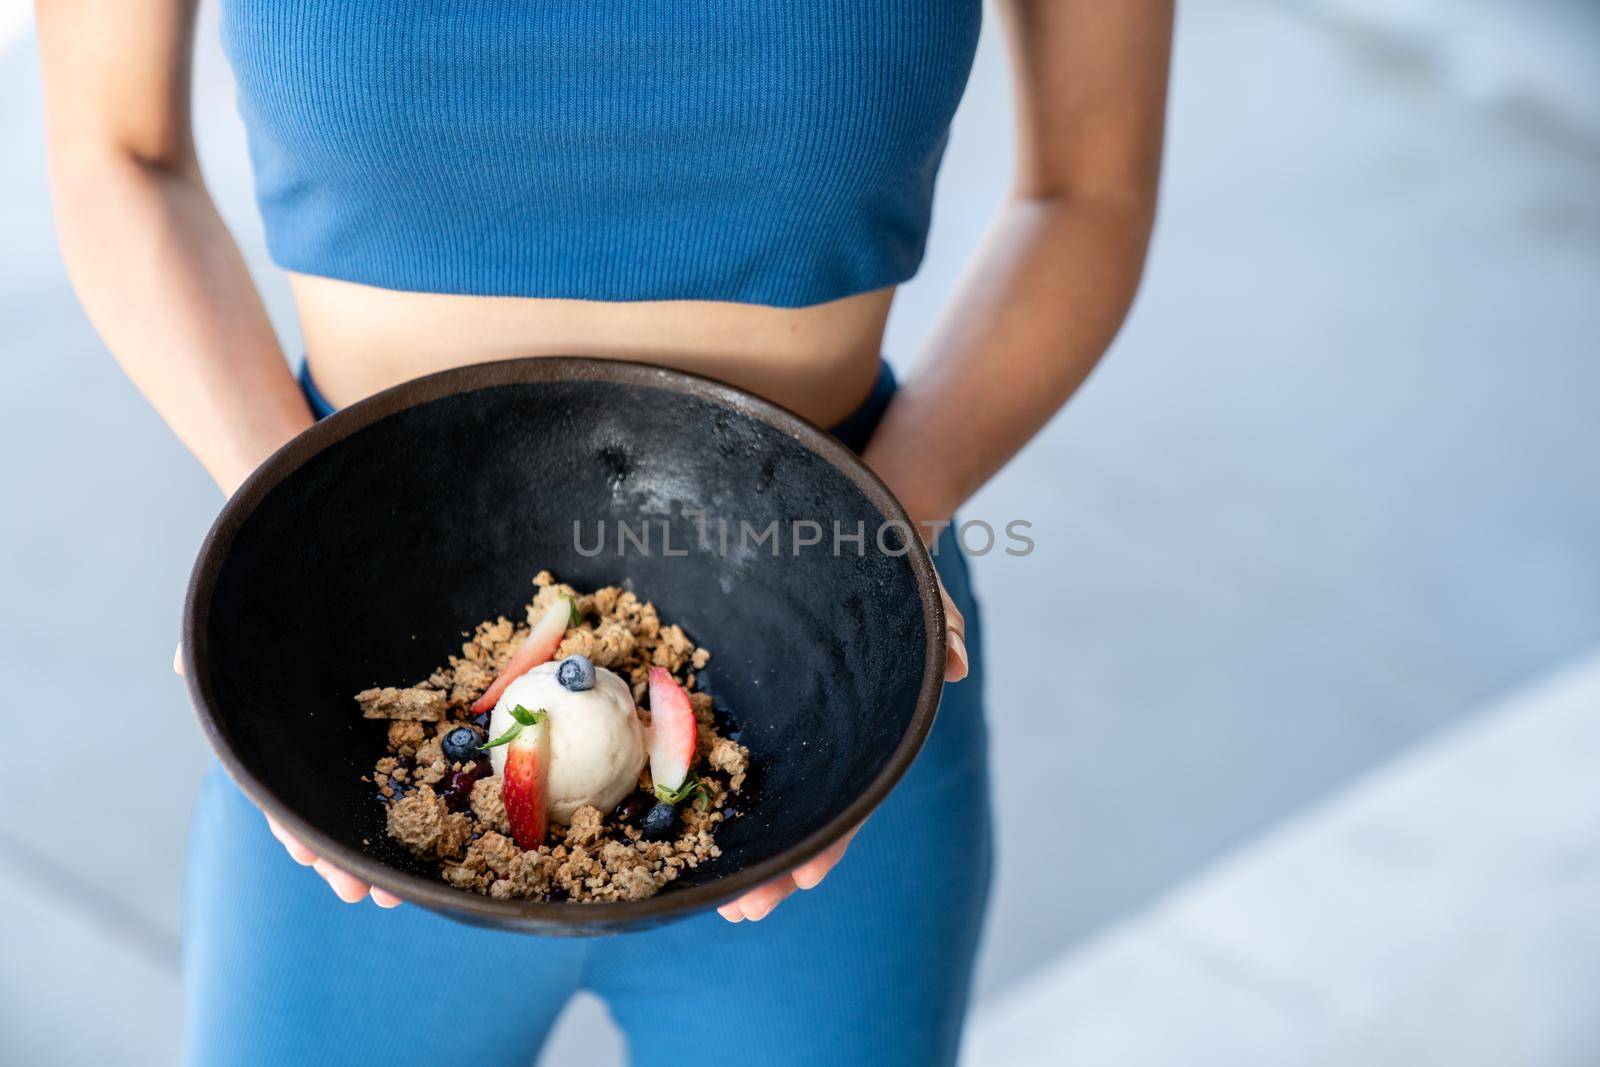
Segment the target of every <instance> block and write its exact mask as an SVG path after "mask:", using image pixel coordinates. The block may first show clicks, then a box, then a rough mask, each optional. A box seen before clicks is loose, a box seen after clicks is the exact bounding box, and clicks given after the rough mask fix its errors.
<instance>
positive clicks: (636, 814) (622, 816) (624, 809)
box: [611, 793, 655, 826]
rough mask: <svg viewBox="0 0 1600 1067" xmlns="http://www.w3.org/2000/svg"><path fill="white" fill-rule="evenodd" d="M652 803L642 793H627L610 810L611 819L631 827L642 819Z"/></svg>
mask: <svg viewBox="0 0 1600 1067" xmlns="http://www.w3.org/2000/svg"><path fill="white" fill-rule="evenodd" d="M654 803H655V802H654V801H653V800H651V799H650V798H649V797H647V796H645V795H644V794H643V793H629V794H628V795H627V796H625V797H623V798H622V800H621V802H620V803H618V804H617V806H616V807H615V808H614V809H612V812H611V817H612V818H613V819H615V820H617V821H618V822H620V823H625V824H627V825H629V826H632V825H633V824H634V823H637V822H638V821H639V820H640V819H642V818H643V817H644V815H645V813H646V812H647V811H649V810H650V806H651V805H652V804H654Z"/></svg>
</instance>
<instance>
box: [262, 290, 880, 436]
mask: <svg viewBox="0 0 1600 1067" xmlns="http://www.w3.org/2000/svg"><path fill="white" fill-rule="evenodd" d="M290 281H291V284H292V286H293V290H294V295H295V303H296V306H297V308H298V310H299V313H300V326H301V333H302V337H303V340H304V343H305V347H306V353H307V359H308V361H309V362H310V364H311V369H312V373H313V375H314V376H315V378H316V381H317V387H318V389H319V390H320V391H321V392H322V393H323V394H324V395H325V396H326V397H327V398H328V399H329V401H331V402H332V403H333V404H334V405H335V406H339V407H342V406H344V405H346V404H349V403H351V402H353V401H355V400H359V399H361V398H362V397H364V396H370V395H371V394H373V393H375V392H378V391H379V390H381V389H385V388H388V387H389V386H391V385H397V384H399V383H400V382H403V381H408V380H410V379H412V378H416V377H420V376H422V375H424V374H429V373H431V372H433V371H437V370H444V369H446V368H448V367H457V366H463V365H465V364H468V363H478V362H482V361H485V360H492V359H510V358H515V357H518V356H556V355H576V356H597V357H601V358H610V359H638V360H643V361H646V362H650V363H658V364H661V365H663V366H668V367H673V368H676V369H678V370H686V371H692V372H694V373H696V374H704V375H707V376H709V377H712V378H717V379H720V380H722V381H725V382H729V383H731V384H733V385H737V386H739V387H740V388H742V389H748V390H749V391H751V392H753V393H756V394H757V395H759V396H764V397H767V398H768V399H771V400H774V401H776V402H778V403H780V404H782V405H784V406H785V407H787V408H790V409H791V410H793V411H795V412H798V413H799V414H801V415H803V416H805V417H806V418H808V419H810V420H811V421H812V422H814V423H816V424H817V425H819V426H832V425H834V424H835V423H837V422H839V421H840V420H841V419H843V418H844V416H845V415H847V414H849V413H850V412H851V411H853V410H854V409H855V407H856V405H857V404H858V403H859V402H860V400H861V398H862V397H864V396H866V395H867V392H868V391H869V390H870V389H871V387H872V383H873V381H874V379H875V377H876V375H877V367H878V358H879V352H880V350H881V345H882V340H883V327H884V319H885V317H886V316H887V315H888V312H889V303H890V300H891V299H892V297H893V293H894V291H893V290H892V289H882V290H878V291H875V292H871V293H864V294H862V295H860V296H854V297H848V298H846V299H843V300H836V301H833V302H830V303H827V304H818V305H815V306H812V307H806V308H773V307H761V306H758V305H753V304H730V303H714V302H701V301H666V302H651V303H625V304H618V303H603V302H599V301H585V300H540V299H528V298H520V297H484V296H461V295H443V294H437V293H408V292H401V291H397V290H392V289H378V288H373V287H370V286H364V285H355V284H352V283H349V282H342V281H335V280H333V279H330V278H318V277H314V276H310V275H303V274H291V275H290Z"/></svg>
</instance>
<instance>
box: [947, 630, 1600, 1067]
mask: <svg viewBox="0 0 1600 1067" xmlns="http://www.w3.org/2000/svg"><path fill="white" fill-rule="evenodd" d="M1597 762H1600V650H1597V651H1596V652H1593V653H1591V654H1589V655H1588V656H1586V657H1583V658H1582V659H1581V660H1580V661H1578V662H1577V663H1575V664H1573V665H1571V666H1570V667H1568V668H1565V669H1563V670H1560V671H1559V672H1557V673H1556V674H1555V675H1554V676H1553V677H1549V678H1546V679H1543V680H1541V681H1540V682H1539V683H1537V684H1535V685H1531V686H1528V687H1527V688H1526V689H1524V690H1522V691H1519V692H1517V693H1515V694H1513V695H1512V696H1511V697H1510V698H1508V699H1506V700H1504V701H1500V702H1497V704H1496V706H1494V707H1490V708H1486V709H1484V711H1483V712H1482V713H1481V714H1479V715H1474V716H1471V717H1469V718H1468V720H1467V721H1466V722H1465V723H1463V724H1461V725H1458V726H1453V727H1452V728H1450V729H1447V730H1442V731H1440V732H1439V733H1438V734H1436V735H1434V736H1432V737H1430V738H1428V739H1427V740H1426V741H1425V742H1424V743H1422V744H1419V745H1417V746H1415V747H1413V748H1412V749H1409V750H1407V751H1405V752H1403V753H1401V754H1400V755H1399V756H1398V757H1397V758H1395V759H1393V760H1391V761H1389V762H1388V763H1387V764H1385V765H1383V766H1381V767H1379V768H1378V769H1377V770H1376V771H1373V772H1371V773H1368V774H1365V775H1362V776H1360V777H1358V778H1357V779H1356V781H1355V782H1354V783H1352V784H1350V785H1348V786H1344V787H1341V788H1340V789H1338V790H1336V791H1335V792H1334V794H1333V795H1332V796H1331V797H1330V798H1328V799H1327V800H1324V801H1320V802H1318V803H1317V804H1315V805H1313V806H1312V807H1311V808H1310V809H1309V810H1307V811H1304V812H1301V813H1298V814H1296V815H1295V816H1293V817H1291V818H1289V819H1287V820H1285V821H1284V824H1283V825H1282V826H1280V827H1277V828H1275V829H1274V830H1273V831H1271V832H1270V833H1267V834H1264V835H1262V836H1261V837H1260V838H1258V839H1256V840H1254V841H1252V842H1250V843H1248V844H1247V845H1245V846H1243V847H1241V848H1239V849H1237V850H1236V851H1235V852H1234V853H1233V854H1231V855H1229V856H1227V857H1226V858H1225V859H1223V860H1222V861H1220V862H1218V863H1216V864H1214V865H1212V866H1211V867H1210V868H1209V869H1207V870H1205V871H1203V872H1201V873H1200V874H1199V875H1197V876H1195V877H1192V878H1190V879H1188V880H1186V881H1185V882H1184V883H1182V884H1180V885H1178V886H1176V887H1175V888H1174V889H1172V890H1170V891H1168V892H1166V893H1163V894H1162V895H1161V897H1160V898H1158V899H1157V900H1156V901H1155V903H1154V904H1152V905H1151V906H1149V907H1147V908H1144V909H1142V910H1141V911H1139V912H1138V913H1136V914H1135V915H1133V916H1131V917H1130V918H1128V919H1126V920H1124V921H1122V922H1120V923H1117V924H1115V925H1113V926H1112V928H1111V929H1110V930H1108V931H1106V932H1105V933H1103V934H1100V935H1097V936H1095V937H1094V938H1092V939H1090V940H1089V941H1088V942H1087V943H1086V944H1085V945H1084V946H1083V947H1082V948H1081V949H1080V950H1078V951H1077V952H1075V953H1072V954H1069V955H1068V956H1067V957H1065V958H1063V959H1061V960H1059V961H1058V962H1055V963H1052V964H1050V965H1048V966H1046V967H1043V968H1041V969H1040V970H1039V971H1037V972H1035V973H1034V974H1033V975H1031V976H1029V977H1028V978H1026V979H1024V980H1022V981H1020V982H1018V983H1016V984H1015V985H1014V986H1013V987H1012V988H1011V989H1009V990H1007V991H1006V992H1005V993H1003V994H1002V995H1000V996H998V997H996V998H995V1002H994V1003H993V1004H991V1005H989V1006H988V1007H986V1008H985V1010H983V1011H981V1012H979V1013H978V1018H977V1020H976V1022H975V1025H974V1026H973V1028H972V1030H971V1032H970V1033H969V1035H968V1036H969V1041H968V1048H969V1050H970V1055H969V1057H968V1059H969V1061H970V1067H1060V1065H1062V1064H1115V1065H1116V1067H1170V1065H1173V1064H1178V1065H1182V1067H1211V1065H1215V1067H1413V1065H1415V1064H1451V1065H1452V1067H1584V1065H1593V1064H1595V1063H1597V1062H1600V1017H1597V1016H1596V1015H1595V1011H1594V991H1595V988H1596V984H1597V983H1600V913H1597V912H1596V910H1595V906H1594V902H1595V899H1596V893H1597V892H1600V776H1596V775H1595V773H1594V769H1595V765H1596V763H1597Z"/></svg>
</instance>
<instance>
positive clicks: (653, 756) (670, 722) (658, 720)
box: [650, 667, 695, 796]
mask: <svg viewBox="0 0 1600 1067" xmlns="http://www.w3.org/2000/svg"><path fill="white" fill-rule="evenodd" d="M694 736H695V721H694V709H693V708H691V707H690V706H689V694H688V693H685V692H684V691H683V686H681V685H679V684H678V683H677V682H676V681H675V680H674V679H673V677H672V674H671V673H670V672H669V671H667V670H666V669H665V668H664V667H651V668H650V778H651V780H652V781H653V782H654V783H655V787H656V794H657V795H658V796H660V795H662V794H674V793H677V792H678V791H679V790H680V789H681V788H682V786H683V783H684V779H686V778H688V777H689V765H690V764H692V763H693V762H694Z"/></svg>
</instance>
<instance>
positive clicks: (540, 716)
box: [511, 704, 545, 726]
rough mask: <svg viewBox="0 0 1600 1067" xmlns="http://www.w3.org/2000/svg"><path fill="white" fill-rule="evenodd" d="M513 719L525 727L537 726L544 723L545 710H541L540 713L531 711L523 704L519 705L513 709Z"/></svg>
mask: <svg viewBox="0 0 1600 1067" xmlns="http://www.w3.org/2000/svg"><path fill="white" fill-rule="evenodd" d="M511 717H512V718H513V719H516V720H517V721H518V722H520V723H521V724H522V725H524V726H537V725H539V723H541V722H543V721H544V717H545V710H544V709H543V708H540V709H539V710H538V711H529V710H528V709H527V708H525V707H523V706H522V705H521V704H518V705H517V706H516V707H514V708H512V709H511Z"/></svg>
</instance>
